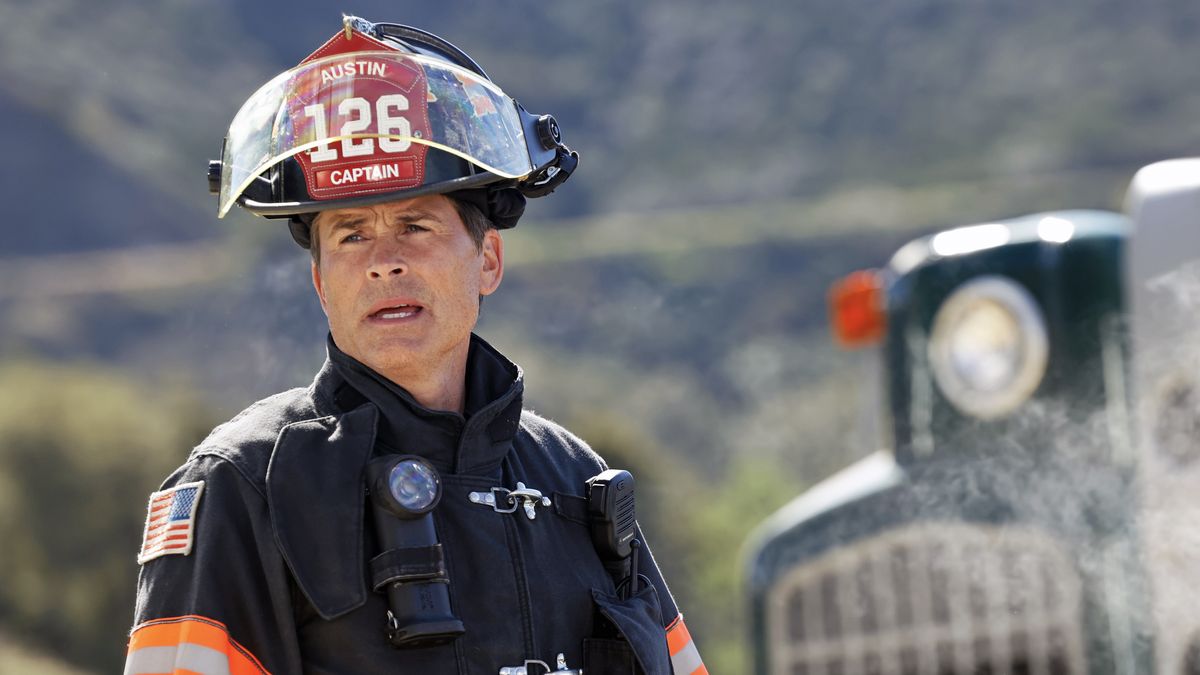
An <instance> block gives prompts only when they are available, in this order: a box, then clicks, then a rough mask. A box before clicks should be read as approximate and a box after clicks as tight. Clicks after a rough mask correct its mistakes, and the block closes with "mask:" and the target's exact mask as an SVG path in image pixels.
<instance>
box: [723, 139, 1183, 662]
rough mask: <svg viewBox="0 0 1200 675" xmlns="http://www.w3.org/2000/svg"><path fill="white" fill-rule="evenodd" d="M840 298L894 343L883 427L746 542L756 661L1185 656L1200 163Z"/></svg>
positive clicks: (849, 318) (969, 236)
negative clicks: (861, 453) (1112, 208)
mask: <svg viewBox="0 0 1200 675" xmlns="http://www.w3.org/2000/svg"><path fill="white" fill-rule="evenodd" d="M1151 261H1153V264H1152V263H1151ZM1191 261H1195V265H1196V269H1195V270H1192V274H1193V276H1192V277H1188V270H1190V269H1191V268H1190V267H1189V266H1188V265H1189V264H1190V262H1191ZM1173 275H1174V276H1173ZM1181 275H1182V276H1181ZM1188 278H1191V279H1192V281H1193V285H1192V287H1191V290H1190V292H1189V290H1188V287H1187V286H1186V284H1185V283H1183V281H1181V279H1183V280H1186V279H1188ZM831 299H832V309H833V311H832V316H833V323H834V328H835V332H836V333H837V334H838V336H839V337H840V339H841V340H842V341H843V342H845V343H848V344H851V345H858V346H861V345H864V344H877V345H878V349H880V350H881V359H882V363H883V366H884V367H883V368H882V369H881V378H880V379H881V382H880V386H881V388H882V393H883V396H882V397H880V398H881V400H882V401H883V402H884V404H883V406H882V408H883V409H882V410H880V411H878V414H877V416H878V417H879V426H880V428H881V430H882V431H883V433H882V436H883V437H884V438H883V439H882V440H881V443H880V445H881V449H880V450H878V451H877V452H875V453H874V454H872V455H870V456H868V457H867V458H866V459H864V460H862V461H860V462H858V463H857V464H854V465H852V466H850V467H848V468H846V469H844V470H843V471H841V472H839V473H837V474H835V475H834V476H832V477H830V478H828V479H827V480H825V481H823V482H821V483H820V484H818V485H817V486H815V487H813V488H812V489H811V490H809V491H807V492H805V493H804V494H802V495H800V496H799V497H797V498H796V499H795V500H793V501H792V502H791V503H789V504H788V505H786V506H785V507H784V508H782V509H781V510H780V511H779V512H777V513H776V514H774V515H773V516H772V517H770V518H769V519H768V520H767V521H766V522H764V523H763V524H762V525H761V526H760V527H759V528H758V529H757V531H756V532H755V534H754V536H753V537H752V539H751V541H752V544H751V546H750V549H749V555H748V556H747V564H746V576H747V579H746V590H747V595H748V598H749V604H750V607H749V611H750V633H751V640H752V643H753V650H752V651H753V658H754V671H753V672H755V673H763V674H772V675H774V674H784V673H786V674H788V675H809V674H830V675H833V674H837V675H851V674H855V673H881V674H882V673H902V674H909V673H921V674H923V673H932V674H952V673H955V674H956V673H989V674H1000V673H1047V674H1057V673H1081V674H1082V673H1097V674H1098V673H1153V672H1164V673H1166V672H1171V673H1180V672H1188V671H1187V670H1186V668H1188V667H1190V666H1188V665H1186V664H1187V663H1188V653H1189V646H1190V644H1191V641H1192V640H1193V639H1195V638H1196V635H1193V634H1192V633H1193V632H1200V611H1197V610H1195V609H1192V607H1191V606H1189V605H1193V606H1194V605H1195V603H1190V602H1188V601H1186V600H1184V599H1183V597H1184V596H1186V595H1187V594H1188V592H1189V591H1190V589H1191V588H1195V587H1200V529H1197V530H1196V531H1197V534H1196V536H1195V537H1194V538H1195V540H1196V541H1195V542H1192V541H1191V537H1189V536H1187V530H1188V529H1189V524H1190V523H1196V524H1197V527H1198V528H1200V475H1191V474H1190V473H1188V471H1192V472H1196V471H1200V463H1195V465H1193V463H1191V462H1190V458H1191V456H1192V455H1195V456H1197V457H1200V450H1198V449H1197V446H1196V444H1197V443H1200V435H1198V434H1197V433H1192V434H1191V435H1190V437H1189V432H1200V378H1197V377H1195V376H1196V375H1198V374H1200V358H1197V357H1200V330H1194V328H1195V329H1200V325H1196V326H1193V323H1196V324H1200V313H1197V312H1196V311H1194V310H1195V309H1196V308H1195V307H1190V308H1189V307H1187V306H1186V303H1188V302H1192V303H1194V304H1196V305H1200V160H1178V161H1175V162H1165V163H1161V164H1157V165H1153V166H1150V167H1147V168H1146V169H1144V170H1143V171H1141V172H1140V173H1139V174H1138V176H1137V177H1136V178H1135V180H1134V182H1133V185H1132V187H1131V190H1130V194H1129V198H1128V207H1127V209H1126V212H1125V213H1116V212H1107V211H1060V212H1051V213H1040V214H1035V215H1030V216H1026V217H1022V218H1016V219H1012V220H1006V221H1001V222H994V223H983V224H976V225H968V226H964V227H957V228H952V229H948V230H945V231H942V232H938V233H936V234H933V235H930V236H927V237H922V238H919V239H917V240H914V241H912V242H910V243H908V244H907V245H905V246H903V247H902V248H901V249H900V250H899V251H897V252H896V254H895V255H894V256H893V257H892V259H891V260H890V261H889V262H888V264H887V265H886V266H885V267H883V268H881V269H877V270H869V271H865V272H859V273H855V274H852V275H850V276H849V277H847V278H846V279H845V280H844V281H843V282H842V283H841V284H839V285H838V286H837V287H835V290H834V292H833V293H832V294H831ZM1170 303H1175V304H1174V305H1172V304H1170ZM1179 303H1184V305H1185V306H1180V305H1179ZM1189 309H1190V310H1192V311H1188V310H1189ZM1164 341H1168V342H1170V344H1172V346H1173V348H1172V350H1171V352H1170V353H1166V352H1164V351H1163V349H1162V345H1163V344H1164ZM1189 342H1190V343H1192V344H1195V345H1196V346H1195V347H1193V346H1192V344H1189ZM1193 352H1195V353H1194V354H1193ZM1189 376H1190V377H1189ZM1151 391H1153V392H1155V393H1154V394H1151V393H1149V392H1151ZM1139 392H1141V393H1140V394H1139ZM1139 416H1140V420H1141V421H1140V420H1139ZM1160 418H1163V419H1168V420H1169V421H1167V422H1163V423H1162V424H1158V423H1157V422H1154V421H1153V420H1158V419H1160ZM1164 425H1165V426H1164ZM1160 426H1163V427H1164V428H1163V429H1162V430H1159V429H1158V427H1160ZM1176 485H1178V487H1177V488H1176ZM1167 488H1170V489H1167ZM1185 512H1187V513H1185ZM1189 514H1190V515H1189ZM1189 575H1190V576H1189ZM1191 579H1194V581H1190V580H1191ZM1188 621H1191V622H1192V626H1194V628H1193V627H1189V626H1188V625H1186V624H1187V622H1188Z"/></svg>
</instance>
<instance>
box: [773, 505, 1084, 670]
mask: <svg viewBox="0 0 1200 675" xmlns="http://www.w3.org/2000/svg"><path fill="white" fill-rule="evenodd" d="M767 604H768V608H767V613H768V621H767V625H768V626H769V629H768V630H769V631H770V635H769V636H768V638H769V644H770V647H769V649H770V650H771V654H770V662H771V664H772V674H773V675H857V674H860V673H861V674H864V675H874V674H879V675H884V674H885V673H886V674H893V673H894V674H899V675H910V674H912V675H917V674H920V675H925V674H936V675H956V674H967V673H987V674H988V675H1002V674H1004V673H1014V674H1022V675H1023V674H1025V673H1029V674H1031V675H1037V674H1043V675H1060V674H1064V675H1065V674H1071V675H1075V674H1077V673H1078V674H1082V673H1083V672H1084V671H1085V665H1086V664H1085V661H1084V649H1083V627H1082V625H1081V616H1080V612H1081V607H1082V598H1081V589H1080V580H1079V575H1078V573H1077V572H1076V570H1075V567H1074V566H1073V565H1072V564H1071V561H1070V559H1069V558H1068V557H1067V556H1066V555H1065V554H1064V553H1063V550H1062V548H1061V547H1060V546H1059V545H1058V544H1057V543H1055V542H1054V541H1053V540H1051V539H1050V538H1049V537H1047V536H1046V535H1045V534H1043V533H1041V532H1037V531H1033V530H1028V529H1024V528H1014V527H987V526H976V525H961V524H929V525H920V526H914V527H910V528H906V529H902V530H895V531H892V532H889V533H887V534H884V535H881V536H879V537H875V538H872V539H868V540H865V541H862V542H859V543H857V544H855V545H853V546H850V547H845V548H841V549H838V550H835V551H833V552H831V553H828V554H826V555H825V556H823V557H821V558H819V559H817V560H814V561H812V562H811V563H810V564H807V565H804V566H801V567H798V568H796V569H794V570H793V571H792V572H790V573H789V574H788V575H787V576H785V577H783V578H782V579H781V580H780V582H779V583H778V584H777V585H776V587H775V589H774V592H773V593H771V595H770V596H769V598H768V601H767Z"/></svg>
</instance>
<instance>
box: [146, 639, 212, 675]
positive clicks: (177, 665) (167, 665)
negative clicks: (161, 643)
mask: <svg viewBox="0 0 1200 675" xmlns="http://www.w3.org/2000/svg"><path fill="white" fill-rule="evenodd" d="M178 669H183V670H190V671H193V672H197V673H203V674H204V675H229V658H228V657H227V656H226V654H225V652H219V651H217V650H215V649H213V648H212V647H205V646H204V645H196V644H192V643H190V642H184V643H182V644H180V645H179V646H177V647H142V648H141V649H139V650H137V651H135V652H133V653H131V654H130V655H129V658H128V659H126V661H125V675H148V674H150V673H156V674H161V673H174V672H175V671H176V670H178Z"/></svg>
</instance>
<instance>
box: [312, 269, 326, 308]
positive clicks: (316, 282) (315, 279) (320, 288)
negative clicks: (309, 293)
mask: <svg viewBox="0 0 1200 675" xmlns="http://www.w3.org/2000/svg"><path fill="white" fill-rule="evenodd" d="M312 283H313V288H315V289H316V290H317V299H318V300H320V301H321V311H323V312H325V316H329V306H328V305H326V304H325V286H324V285H323V284H322V282H321V268H320V266H319V265H317V261H316V260H314V261H312Z"/></svg>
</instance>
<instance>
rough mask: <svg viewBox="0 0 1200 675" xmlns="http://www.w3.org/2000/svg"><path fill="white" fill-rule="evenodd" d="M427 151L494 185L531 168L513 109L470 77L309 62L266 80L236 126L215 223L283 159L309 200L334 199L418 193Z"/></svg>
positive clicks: (422, 64) (432, 63)
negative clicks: (296, 172) (490, 177)
mask: <svg viewBox="0 0 1200 675" xmlns="http://www.w3.org/2000/svg"><path fill="white" fill-rule="evenodd" d="M430 149H434V150H438V151H442V152H448V153H450V154H453V155H456V156H458V157H461V158H462V159H465V160H467V161H468V162H470V163H472V164H474V165H475V166H477V167H479V168H480V169H482V170H484V171H487V172H489V173H492V174H495V175H497V176H499V177H501V178H512V179H519V178H524V177H525V176H527V175H529V174H530V173H531V172H532V171H533V170H534V169H535V168H536V167H535V166H534V165H533V162H532V161H531V159H530V156H529V150H528V148H527V147H526V139H525V135H524V133H523V131H522V120H521V116H520V114H519V113H518V110H517V104H516V103H515V102H514V101H513V100H512V99H510V98H509V97H508V96H507V95H505V94H504V92H502V91H500V89H499V88H497V87H496V86H495V85H494V84H492V83H491V82H489V81H487V80H486V79H484V78H482V77H480V76H478V75H476V74H474V73H471V72H470V71H468V70H465V69H462V68H459V67H458V66H454V65H452V64H449V63H447V62H444V61H441V60H438V59H433V58H429V57H426V56H422V55H417V54H408V53H403V52H396V51H369V52H351V53H345V54H338V55H335V56H328V57H324V58H318V59H314V60H312V61H308V62H305V63H302V64H300V65H299V66H297V67H295V68H292V69H291V70H288V71H286V72H284V73H281V74H280V75H278V76H277V77H275V78H274V79H272V80H271V81H270V82H268V83H267V84H266V85H264V86H263V87H262V88H261V89H259V90H258V91H257V92H255V94H254V95H253V96H251V97H250V99H249V100H248V101H246V103H245V104H244V105H243V106H242V108H241V110H239V111H238V114H237V116H235V117H234V119H233V123H232V124H231V125H230V127H229V134H228V135H227V137H226V141H225V151H224V154H223V157H222V160H221V161H222V167H221V191H220V206H219V210H218V214H217V215H218V216H224V215H225V214H226V213H228V212H229V209H230V208H232V206H233V204H234V203H236V202H237V200H238V199H239V198H240V197H241V195H242V193H243V192H244V191H245V190H246V189H247V188H248V187H249V186H250V185H251V184H252V183H253V182H254V181H256V180H267V179H266V178H264V177H262V176H261V174H263V172H264V171H267V170H268V169H270V168H271V167H272V166H274V165H276V164H278V163H279V162H282V161H283V160H285V159H287V158H288V157H293V156H294V157H295V158H296V161H297V162H298V163H299V165H300V167H301V169H302V170H303V174H304V180H305V184H306V187H307V188H308V193H309V195H310V196H311V198H312V199H315V200H333V199H343V198H346V197H354V196H359V195H370V194H382V193H387V192H394V191H398V190H404V189H407V188H412V187H416V186H419V185H422V184H423V182H424V179H425V176H424V171H425V156H426V154H427V153H428V152H429V151H430Z"/></svg>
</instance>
